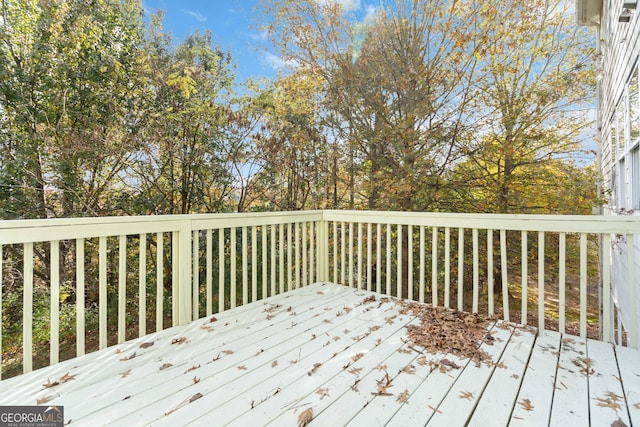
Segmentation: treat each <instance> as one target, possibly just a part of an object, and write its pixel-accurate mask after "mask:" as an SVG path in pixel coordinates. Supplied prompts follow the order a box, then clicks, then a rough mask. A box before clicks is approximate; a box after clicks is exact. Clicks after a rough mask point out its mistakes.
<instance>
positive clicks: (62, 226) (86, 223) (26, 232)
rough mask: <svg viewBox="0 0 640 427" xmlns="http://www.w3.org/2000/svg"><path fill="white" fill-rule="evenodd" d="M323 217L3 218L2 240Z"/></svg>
mask: <svg viewBox="0 0 640 427" xmlns="http://www.w3.org/2000/svg"><path fill="white" fill-rule="evenodd" d="M319 220H322V211H291V212H242V213H238V212H234V213H215V214H190V215H145V216H121V217H83V218H51V219H23V220H6V221H0V244H15V243H25V242H41V241H51V240H63V239H77V238H90V237H102V236H114V235H129V234H141V233H158V232H171V231H178V230H185V229H188V230H202V229H206V228H228V227H241V226H256V225H273V224H286V223H291V222H300V221H319Z"/></svg>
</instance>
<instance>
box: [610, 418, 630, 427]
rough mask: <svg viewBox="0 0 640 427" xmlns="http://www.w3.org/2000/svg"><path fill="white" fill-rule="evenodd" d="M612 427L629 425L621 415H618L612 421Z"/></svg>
mask: <svg viewBox="0 0 640 427" xmlns="http://www.w3.org/2000/svg"><path fill="white" fill-rule="evenodd" d="M611 427H628V426H627V425H626V424H625V422H624V421H622V420H621V419H620V417H618V419H617V420H615V421H614V422H612V423H611Z"/></svg>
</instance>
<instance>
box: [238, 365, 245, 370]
mask: <svg viewBox="0 0 640 427" xmlns="http://www.w3.org/2000/svg"><path fill="white" fill-rule="evenodd" d="M238 370H239V371H246V370H247V367H246V366H244V365H240V366H238Z"/></svg>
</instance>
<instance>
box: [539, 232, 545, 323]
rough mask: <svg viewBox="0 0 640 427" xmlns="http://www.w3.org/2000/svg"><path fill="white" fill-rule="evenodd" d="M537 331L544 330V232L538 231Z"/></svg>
mask: <svg viewBox="0 0 640 427" xmlns="http://www.w3.org/2000/svg"><path fill="white" fill-rule="evenodd" d="M538 330H540V331H542V330H544V231H538Z"/></svg>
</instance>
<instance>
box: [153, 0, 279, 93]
mask: <svg viewBox="0 0 640 427" xmlns="http://www.w3.org/2000/svg"><path fill="white" fill-rule="evenodd" d="M143 5H144V8H145V12H147V13H150V12H152V11H155V10H157V9H162V10H164V11H165V20H164V26H165V29H166V30H168V31H170V32H171V33H172V34H173V39H174V42H179V41H182V40H184V39H185V37H187V36H188V35H189V34H190V33H192V32H194V31H196V30H200V31H203V30H207V29H208V30H210V31H211V32H212V33H213V43H214V45H215V46H219V47H221V48H222V49H223V50H225V51H228V52H231V54H232V59H233V62H234V63H235V64H236V65H237V80H238V82H242V81H244V80H246V79H247V78H248V77H260V76H265V77H275V75H276V69H277V58H278V57H277V55H276V54H275V52H274V49H273V48H271V49H270V50H268V51H265V50H264V48H265V47H266V45H267V41H266V39H265V37H264V34H261V33H260V31H259V30H258V28H257V22H256V20H255V19H254V8H256V7H257V5H258V0H143Z"/></svg>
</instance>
